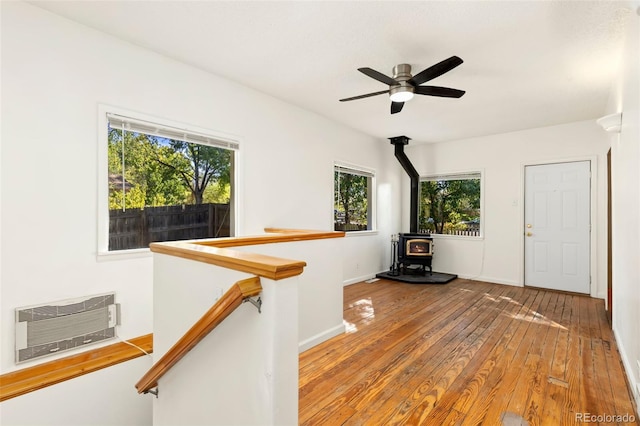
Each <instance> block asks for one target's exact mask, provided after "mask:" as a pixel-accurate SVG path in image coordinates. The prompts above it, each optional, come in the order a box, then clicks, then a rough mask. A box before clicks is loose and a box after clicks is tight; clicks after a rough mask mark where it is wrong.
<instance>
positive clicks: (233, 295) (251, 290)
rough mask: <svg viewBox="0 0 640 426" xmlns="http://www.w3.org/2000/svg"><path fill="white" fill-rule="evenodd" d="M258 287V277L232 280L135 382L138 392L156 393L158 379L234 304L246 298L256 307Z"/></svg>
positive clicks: (223, 316)
mask: <svg viewBox="0 0 640 426" xmlns="http://www.w3.org/2000/svg"><path fill="white" fill-rule="evenodd" d="M261 291H262V286H261V285H260V277H252V278H247V279H245V280H240V281H238V282H236V283H235V284H233V285H232V286H231V288H230V289H229V290H227V292H226V293H225V294H224V295H223V296H222V297H221V298H220V299H218V301H216V303H215V304H214V305H213V306H212V307H211V308H210V309H209V310H208V311H207V312H206V313H205V314H204V315H203V316H202V317H201V318H200V319H199V320H198V321H197V322H196V323H195V324H194V325H193V326H192V327H191V328H190V329H189V331H187V332H186V333H185V334H184V335H183V336H182V337H181V338H180V340H178V341H177V342H176V343H175V344H174V345H173V346H172V347H171V349H169V350H168V351H167V353H165V354H164V355H163V356H162V358H160V360H159V361H158V362H156V363H155V364H154V365H153V366H152V367H151V368H150V369H149V371H147V373H146V374H145V375H144V376H142V378H141V379H140V380H139V381H138V383H136V389H137V390H138V393H154V394H155V393H156V392H155V391H153V390H152V389H153V388H155V387H157V386H158V380H160V378H161V377H162V376H164V375H165V374H166V373H167V372H168V371H169V370H170V369H171V368H172V367H173V366H174V365H176V364H177V363H178V362H179V361H180V360H181V359H182V357H184V356H185V355H186V354H187V353H188V352H189V351H190V350H191V349H193V348H194V347H195V346H196V345H197V344H198V343H199V342H200V341H201V340H202V339H204V338H205V337H206V336H207V334H209V333H210V332H211V331H212V330H213V329H214V328H216V327H217V326H218V325H219V324H220V323H222V321H224V319H225V318H226V317H228V316H229V315H230V314H231V313H232V312H233V311H234V310H235V309H236V308H237V307H238V306H240V305H241V304H242V303H243V302H245V301H250V302H252V303H253V304H254V305H256V306H257V307H258V310H259V309H260V306H259V302H255V301H254V300H253V299H251V298H252V297H254V296H257V295H258V294H260V292H261Z"/></svg>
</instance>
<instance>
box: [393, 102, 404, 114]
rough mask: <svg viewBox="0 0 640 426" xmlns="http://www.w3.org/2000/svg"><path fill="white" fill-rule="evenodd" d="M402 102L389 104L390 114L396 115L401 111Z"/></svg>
mask: <svg viewBox="0 0 640 426" xmlns="http://www.w3.org/2000/svg"><path fill="white" fill-rule="evenodd" d="M403 106H404V102H391V114H397V113H399V112H400V111H402V107H403Z"/></svg>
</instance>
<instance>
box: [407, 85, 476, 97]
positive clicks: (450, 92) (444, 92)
mask: <svg viewBox="0 0 640 426" xmlns="http://www.w3.org/2000/svg"><path fill="white" fill-rule="evenodd" d="M414 93H416V94H418V95H429V96H440V97H442V98H459V97H461V96H462V95H464V94H465V93H466V92H465V91H464V90H458V89H451V88H449V87H439V86H418V87H416V88H415V90H414Z"/></svg>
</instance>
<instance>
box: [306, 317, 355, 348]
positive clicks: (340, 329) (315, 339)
mask: <svg viewBox="0 0 640 426" xmlns="http://www.w3.org/2000/svg"><path fill="white" fill-rule="evenodd" d="M345 331H346V327H345V325H344V323H342V324H340V325H336V326H335V327H331V328H329V329H327V330H325V331H323V332H320V333H318V334H316V335H314V336H311V337H309V338H308V339H305V340H303V341H302V342H299V343H298V353H302V352H304V351H306V350H308V349H311V348H312V347H314V346H316V345H319V344H320V343H322V342H324V341H326V340H329V339H331V338H332V337H335V336H338V335H340V334H343V333H344V332H345Z"/></svg>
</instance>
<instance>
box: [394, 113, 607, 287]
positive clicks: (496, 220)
mask: <svg viewBox="0 0 640 426" xmlns="http://www.w3.org/2000/svg"><path fill="white" fill-rule="evenodd" d="M607 150H608V142H607V136H606V135H605V134H604V132H602V130H601V128H600V127H598V126H597V125H596V123H595V120H591V121H584V122H577V123H569V124H565V125H560V126H553V127H544V128H538V129H531V130H525V131H520V132H513V133H505V134H499V135H492V136H486V137H478V138H472V139H465V140H460V141H455V142H447V143H439V144H422V145H409V146H408V147H407V149H406V152H407V156H408V157H409V158H410V159H411V161H412V162H413V164H414V166H415V167H416V170H417V171H418V173H420V175H422V176H427V175H430V174H439V173H453V172H464V171H482V172H483V173H484V174H483V188H482V191H483V197H484V210H483V212H482V221H483V223H484V225H483V226H484V238H482V239H477V238H465V237H452V236H441V237H436V240H435V246H434V247H435V254H434V257H433V267H434V270H436V271H439V272H449V273H455V274H458V275H460V276H461V277H466V278H473V279H478V280H482V281H489V282H495V283H503V284H511V285H523V269H524V268H523V262H524V260H523V259H524V255H523V253H524V252H523V245H524V241H523V229H524V227H523V220H524V219H523V217H524V211H523V205H524V193H523V190H524V187H523V179H524V166H525V165H526V164H536V163H542V162H562V161H568V160H576V159H587V160H588V159H592V158H593V159H594V161H595V163H596V167H595V170H593V171H592V176H593V180H592V185H593V186H595V187H594V189H595V197H596V198H595V205H596V208H595V211H594V213H595V217H594V218H593V224H594V225H595V226H594V228H592V229H593V231H594V233H595V243H596V244H595V248H594V250H595V264H593V265H592V274H593V275H592V276H593V278H594V279H593V281H594V283H593V285H592V291H591V294H592V296H595V297H600V298H604V297H605V296H606V288H607V287H606V286H607V283H606V153H607ZM403 194H404V200H405V201H404V204H403V205H405V204H408V200H409V193H408V190H405V191H403ZM403 228H404V229H408V228H409V225H408V214H404V215H403Z"/></svg>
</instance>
